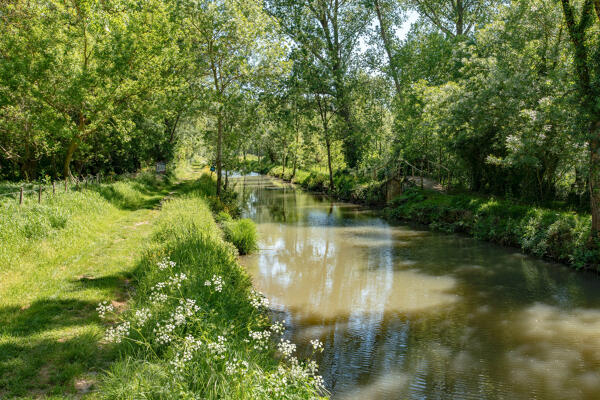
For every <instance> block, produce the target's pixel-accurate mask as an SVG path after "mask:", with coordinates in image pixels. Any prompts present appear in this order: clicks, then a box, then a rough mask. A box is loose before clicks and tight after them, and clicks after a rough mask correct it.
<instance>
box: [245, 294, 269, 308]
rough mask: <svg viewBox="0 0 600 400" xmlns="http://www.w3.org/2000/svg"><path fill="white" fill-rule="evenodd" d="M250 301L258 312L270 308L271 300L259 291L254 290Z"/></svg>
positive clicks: (249, 298)
mask: <svg viewBox="0 0 600 400" xmlns="http://www.w3.org/2000/svg"><path fill="white" fill-rule="evenodd" d="M248 300H250V304H252V307H254V308H256V309H257V310H258V309H260V308H261V307H262V308H269V299H267V298H266V297H265V296H264V295H263V294H262V293H261V292H259V291H257V290H254V289H252V291H251V292H250V296H249V297H248Z"/></svg>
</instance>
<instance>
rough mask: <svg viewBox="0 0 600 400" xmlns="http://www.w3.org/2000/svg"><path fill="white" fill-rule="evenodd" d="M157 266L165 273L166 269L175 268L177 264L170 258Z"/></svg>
mask: <svg viewBox="0 0 600 400" xmlns="http://www.w3.org/2000/svg"><path fill="white" fill-rule="evenodd" d="M156 265H157V266H158V269H160V270H161V271H164V270H165V269H169V268H173V267H175V265H177V264H176V263H175V261H171V260H169V259H168V258H165V259H163V260H162V261H159V262H158V264H156Z"/></svg>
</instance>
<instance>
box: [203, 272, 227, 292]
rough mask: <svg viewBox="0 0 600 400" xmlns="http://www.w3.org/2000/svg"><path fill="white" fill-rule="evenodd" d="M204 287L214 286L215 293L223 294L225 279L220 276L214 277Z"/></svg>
mask: <svg viewBox="0 0 600 400" xmlns="http://www.w3.org/2000/svg"><path fill="white" fill-rule="evenodd" d="M204 286H208V287H211V286H212V287H213V288H214V289H215V292H221V291H222V290H223V278H221V277H220V276H218V275H213V277H212V279H210V280H207V281H205V282H204Z"/></svg>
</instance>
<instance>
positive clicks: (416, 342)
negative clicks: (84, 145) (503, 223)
mask: <svg viewBox="0 0 600 400" xmlns="http://www.w3.org/2000/svg"><path fill="white" fill-rule="evenodd" d="M234 182H235V187H236V190H237V191H238V192H239V194H240V199H241V201H242V206H243V216H244V217H247V218H251V219H253V220H254V221H255V222H256V223H257V228H258V232H259V235H260V251H259V252H257V254H255V255H252V256H246V257H243V258H242V264H243V265H245V266H246V268H247V269H248V270H249V272H250V273H251V275H252V277H253V280H254V283H255V286H256V287H257V288H258V289H259V290H260V291H262V292H263V293H264V294H265V296H267V297H268V298H269V300H270V303H271V307H272V309H273V317H274V318H275V319H278V320H282V321H283V320H284V321H285V324H286V326H287V333H286V335H287V336H288V338H289V339H291V340H292V341H294V342H296V343H298V345H299V355H300V356H303V355H304V356H306V355H309V354H310V353H311V352H310V344H309V341H310V340H311V339H315V338H318V339H320V340H321V341H322V342H323V343H324V351H323V352H322V353H320V354H319V355H318V356H317V357H316V359H317V361H318V362H319V365H320V371H321V374H322V375H323V377H324V378H325V382H326V385H327V388H328V389H329V390H330V391H331V393H332V395H333V398H334V399H600V279H599V278H598V277H597V275H595V274H592V273H582V272H576V271H573V270H570V269H568V268H566V267H564V266H561V265H557V264H552V263H547V262H544V261H542V260H537V259H534V258H531V257H528V256H525V255H523V254H521V253H520V252H519V250H517V249H510V248H503V247H499V246H496V245H493V244H489V243H484V242H480V241H477V240H474V239H471V238H467V237H462V236H458V235H445V234H440V233H434V232H430V231H428V230H426V229H424V228H423V227H415V226H409V225H392V224H390V223H388V222H386V221H385V220H383V219H381V218H380V217H378V216H377V213H376V212H375V211H372V210H368V209H364V208H362V207H360V206H357V205H353V204H348V203H341V202H338V201H335V200H332V199H330V198H328V197H326V196H321V195H314V194H309V193H306V192H303V191H301V190H299V189H295V188H294V187H293V186H292V185H289V184H286V183H283V182H281V181H279V180H276V179H273V178H270V177H265V176H244V177H239V178H236V179H235V180H234Z"/></svg>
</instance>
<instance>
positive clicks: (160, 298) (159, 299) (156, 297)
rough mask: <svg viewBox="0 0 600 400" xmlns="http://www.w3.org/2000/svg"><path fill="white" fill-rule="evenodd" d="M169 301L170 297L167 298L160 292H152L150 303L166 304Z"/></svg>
mask: <svg viewBox="0 0 600 400" xmlns="http://www.w3.org/2000/svg"><path fill="white" fill-rule="evenodd" d="M168 299H169V296H167V295H166V294H164V293H159V292H152V293H150V302H152V303H154V304H161V303H164V302H166V301H167V300H168Z"/></svg>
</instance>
